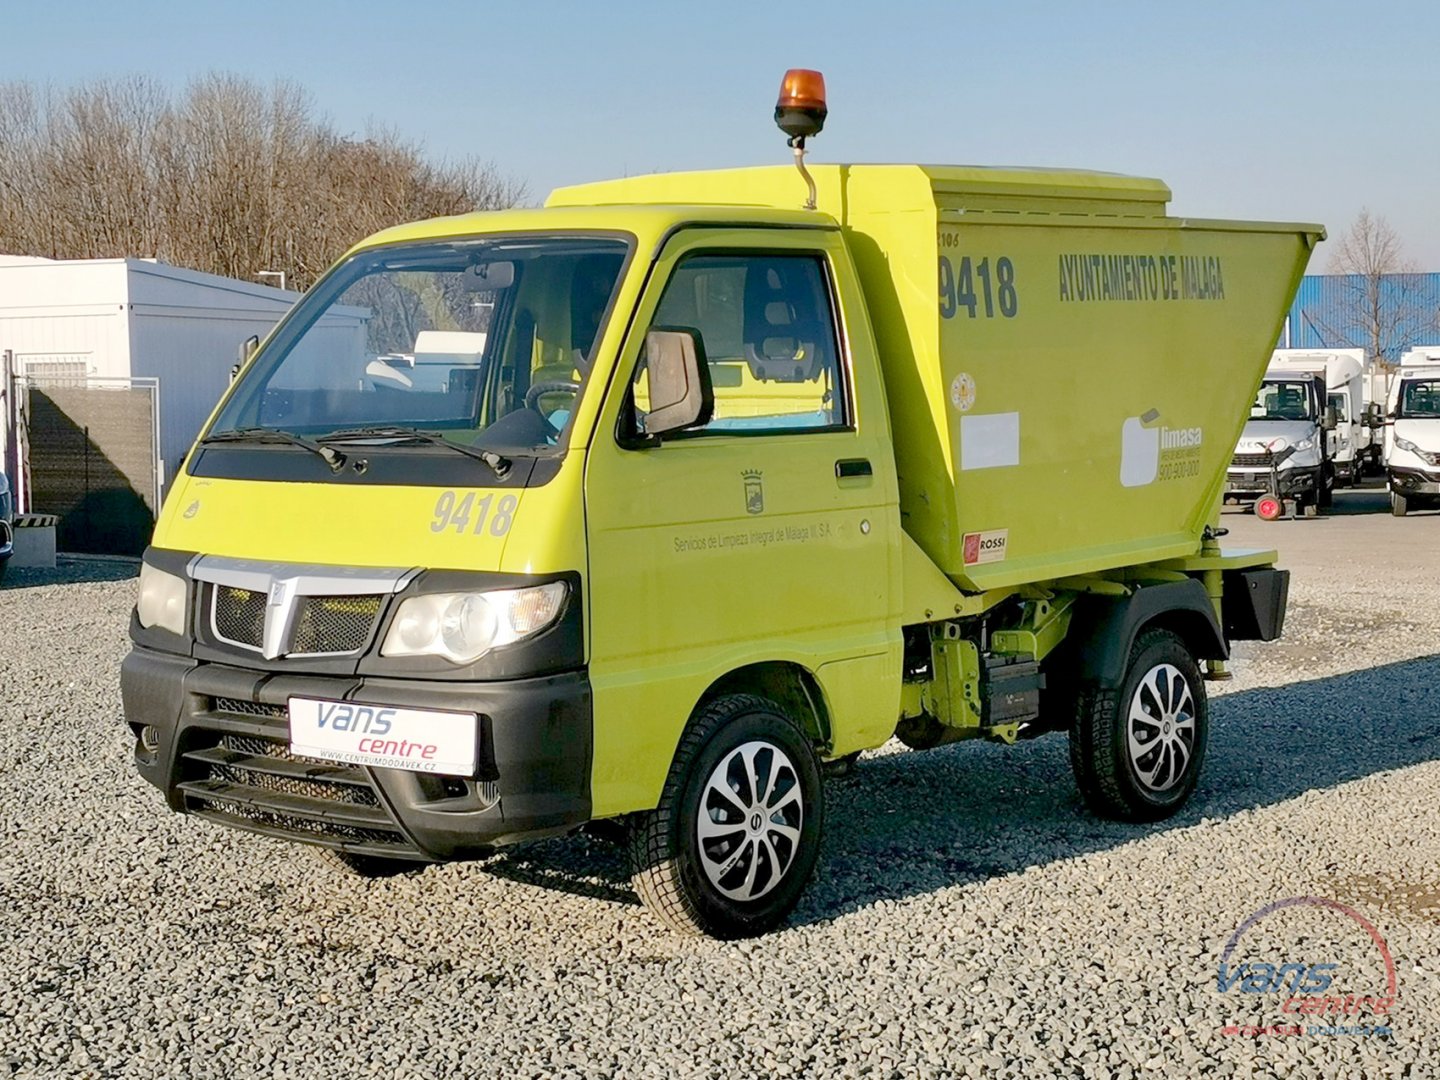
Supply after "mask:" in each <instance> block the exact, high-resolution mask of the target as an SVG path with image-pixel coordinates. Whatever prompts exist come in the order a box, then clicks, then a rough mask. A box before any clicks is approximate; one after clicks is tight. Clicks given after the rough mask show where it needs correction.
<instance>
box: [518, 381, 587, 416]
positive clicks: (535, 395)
mask: <svg viewBox="0 0 1440 1080" xmlns="http://www.w3.org/2000/svg"><path fill="white" fill-rule="evenodd" d="M558 393H570V394H578V393H580V384H579V383H575V382H564V381H561V380H558V379H557V380H555V381H553V382H537V383H535V384H534V385H533V386H531V387H530V389H529V390H526V391H525V407H526V408H527V409H534V410H535V411H536V412H540V398H541V397H542V396H543V395H545V394H558ZM542 415H543V414H542Z"/></svg>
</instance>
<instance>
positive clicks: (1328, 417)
mask: <svg viewBox="0 0 1440 1080" xmlns="http://www.w3.org/2000/svg"><path fill="white" fill-rule="evenodd" d="M1320 426H1321V427H1322V428H1324V429H1325V430H1326V431H1334V430H1335V429H1336V428H1337V427H1339V426H1340V410H1339V409H1337V408H1335V406H1334V405H1326V406H1325V415H1324V416H1323V417H1322V418H1321V420H1320Z"/></svg>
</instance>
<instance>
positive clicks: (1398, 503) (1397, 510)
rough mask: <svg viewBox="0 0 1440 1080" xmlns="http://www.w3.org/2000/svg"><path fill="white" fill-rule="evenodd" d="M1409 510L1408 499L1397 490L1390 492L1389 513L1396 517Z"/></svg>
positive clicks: (1402, 515) (1403, 514)
mask: <svg viewBox="0 0 1440 1080" xmlns="http://www.w3.org/2000/svg"><path fill="white" fill-rule="evenodd" d="M1409 512H1410V500H1409V499H1407V498H1405V496H1404V495H1401V494H1400V493H1399V492H1398V491H1392V492H1390V513H1392V514H1394V515H1395V516H1396V517H1404V516H1405V515H1406V514H1408V513H1409Z"/></svg>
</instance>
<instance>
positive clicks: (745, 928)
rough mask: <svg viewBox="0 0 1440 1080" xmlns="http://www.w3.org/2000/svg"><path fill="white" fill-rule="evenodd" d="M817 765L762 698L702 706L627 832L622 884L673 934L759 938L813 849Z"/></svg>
mask: <svg viewBox="0 0 1440 1080" xmlns="http://www.w3.org/2000/svg"><path fill="white" fill-rule="evenodd" d="M823 817H824V802H823V798H822V790H821V779H820V761H819V758H818V757H817V756H816V753H815V749H814V747H812V746H811V745H810V741H809V740H808V739H807V738H806V737H805V736H804V734H802V733H801V732H800V730H799V729H798V728H797V727H796V726H795V725H794V724H793V723H792V722H791V721H790V720H789V719H788V718H787V717H786V716H785V715H784V714H783V713H782V712H780V710H779V709H777V708H776V707H775V705H773V704H772V703H771V702H769V701H767V700H765V699H764V698H760V697H754V696H752V695H749V694H734V695H730V696H727V697H723V698H718V699H716V700H715V701H712V702H710V703H709V704H708V705H705V706H704V707H703V708H702V709H701V710H700V712H699V713H698V714H697V715H696V716H695V718H694V720H693V721H692V722H691V724H690V726H689V728H688V729H687V730H686V732H685V735H684V736H683V737H682V738H681V740H680V746H679V748H678V749H677V750H676V753H675V760H674V763H673V764H672V765H671V766H670V775H669V777H668V778H667V779H666V781H665V787H664V790H663V791H662V792H661V795H660V805H659V806H658V807H656V808H655V809H654V810H653V811H651V812H650V813H647V814H642V815H637V816H636V818H635V820H634V821H633V822H632V825H631V829H630V860H631V862H630V865H631V875H632V876H631V881H632V883H633V884H634V886H635V891H636V892H637V893H638V894H639V896H640V899H641V900H642V901H644V903H645V906H646V907H648V908H649V909H650V910H651V911H652V912H654V914H655V915H656V916H658V917H659V918H660V920H661V921H662V922H664V923H665V924H667V925H668V926H671V927H673V928H674V929H676V930H680V931H682V932H685V933H691V934H708V935H709V936H710V937H715V938H723V939H733V938H742V937H753V936H754V935H756V934H763V933H765V932H766V931H767V930H771V929H773V928H774V927H775V926H777V925H779V923H780V922H781V921H782V920H783V919H784V918H785V917H786V916H787V915H789V914H790V912H791V911H792V910H794V908H795V905H796V903H797V902H798V901H799V899H800V893H801V892H802V891H803V890H804V888H805V885H806V884H807V883H808V882H809V880H810V875H811V872H812V871H813V870H814V868H815V859H816V856H817V855H818V854H819V850H820V835H821V829H822V823H823Z"/></svg>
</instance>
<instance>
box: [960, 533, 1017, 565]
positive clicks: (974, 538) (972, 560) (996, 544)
mask: <svg viewBox="0 0 1440 1080" xmlns="http://www.w3.org/2000/svg"><path fill="white" fill-rule="evenodd" d="M1009 540H1010V530H1009V529H993V530H991V531H990V532H973V533H966V534H965V546H964V552H965V565H966V566H975V565H976V564H978V563H988V562H1004V561H1005V545H1006V544H1007V543H1008V542H1009Z"/></svg>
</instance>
